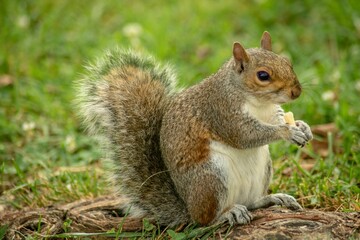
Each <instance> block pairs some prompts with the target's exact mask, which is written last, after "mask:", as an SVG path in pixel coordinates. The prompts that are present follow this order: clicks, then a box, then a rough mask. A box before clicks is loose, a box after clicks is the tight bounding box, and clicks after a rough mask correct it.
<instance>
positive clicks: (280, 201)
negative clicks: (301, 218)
mask: <svg viewBox="0 0 360 240" xmlns="http://www.w3.org/2000/svg"><path fill="white" fill-rule="evenodd" d="M265 198H266V199H267V201H269V203H271V204H269V205H278V206H284V207H287V208H289V209H291V210H295V211H301V210H302V207H301V206H300V204H299V203H298V202H297V201H296V199H295V198H294V197H293V196H290V195H287V194H284V193H275V194H270V195H268V196H266V197H265Z"/></svg>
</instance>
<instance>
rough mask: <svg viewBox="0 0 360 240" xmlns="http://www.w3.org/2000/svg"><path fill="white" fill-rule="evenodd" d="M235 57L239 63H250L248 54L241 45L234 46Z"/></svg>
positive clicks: (236, 43)
mask: <svg viewBox="0 0 360 240" xmlns="http://www.w3.org/2000/svg"><path fill="white" fill-rule="evenodd" d="M233 56H234V59H235V61H236V62H237V63H242V62H248V61H249V57H248V55H247V54H246V51H245V49H244V48H243V46H241V44H240V43H238V42H235V43H234V46H233Z"/></svg>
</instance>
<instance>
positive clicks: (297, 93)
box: [291, 85, 301, 99]
mask: <svg viewBox="0 0 360 240" xmlns="http://www.w3.org/2000/svg"><path fill="white" fill-rule="evenodd" d="M300 94H301V87H300V86H299V85H296V86H295V87H294V88H293V89H292V90H291V99H296V98H298V97H299V96H300Z"/></svg>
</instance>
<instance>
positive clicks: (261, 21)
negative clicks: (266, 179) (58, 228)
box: [0, 0, 360, 236]
mask: <svg viewBox="0 0 360 240" xmlns="http://www.w3.org/2000/svg"><path fill="white" fill-rule="evenodd" d="M0 22H1V29H0V99H1V101H0V201H1V202H0V216H3V215H4V214H5V213H8V212H9V211H15V210H24V209H37V208H42V207H48V206H52V205H59V206H60V205H62V204H67V203H71V202H74V201H77V200H80V199H93V198H97V197H100V196H103V195H108V194H111V188H110V187H109V186H108V184H107V182H106V178H107V177H106V175H107V171H106V167H105V166H104V161H103V159H102V154H101V150H100V149H99V147H98V145H97V144H96V142H95V140H94V139H92V138H91V137H89V136H88V135H87V134H86V133H85V131H84V129H83V128H82V127H81V124H80V121H79V120H78V118H77V117H76V111H75V110H74V104H73V99H74V96H75V91H74V85H75V84H76V80H77V79H81V78H82V74H83V73H84V72H85V70H84V68H83V66H84V65H85V64H86V63H87V62H88V61H90V62H92V61H94V60H95V59H96V57H97V56H100V55H101V54H102V53H103V52H104V51H105V50H106V49H109V48H114V47H115V46H120V47H124V48H129V47H131V48H134V49H136V50H139V51H144V52H147V53H150V54H152V55H154V56H155V57H156V58H157V59H159V60H160V61H162V62H169V63H171V64H172V65H173V66H174V67H175V69H176V70H177V72H178V76H179V87H186V86H190V85H192V84H195V83H196V82H199V81H200V80H201V79H202V78H204V77H206V76H208V75H209V74H211V73H214V72H215V71H216V70H217V69H218V68H219V66H220V65H221V64H222V63H223V62H224V61H225V60H227V59H228V58H229V57H230V55H231V49H232V43H233V42H234V41H239V42H241V43H242V44H243V45H244V46H245V47H246V48H249V47H257V46H259V40H260V37H261V34H262V32H263V31H264V30H267V31H269V32H270V33H271V35H272V38H273V50H274V51H275V52H276V53H279V54H283V55H286V56H287V57H289V58H290V59H291V60H292V62H293V64H294V68H295V72H296V73H297V75H298V78H299V79H300V82H301V83H302V85H303V88H304V91H303V94H302V96H300V98H299V99H298V100H296V101H294V102H293V103H291V104H288V105H286V106H284V107H285V108H286V110H291V111H292V112H294V115H295V118H296V119H302V120H304V121H306V122H308V123H309V124H310V125H311V126H313V130H315V133H316V138H315V140H314V141H313V142H312V143H311V144H310V145H308V146H307V147H305V148H303V149H299V148H297V147H295V146H291V145H289V144H287V143H284V142H278V143H274V144H272V145H271V152H272V157H273V159H274V170H275V172H274V179H273V182H272V184H271V191H272V192H286V193H289V194H291V195H293V196H295V197H296V198H297V199H298V201H299V202H300V203H301V204H302V205H303V206H304V207H306V208H307V209H317V210H321V211H337V212H354V211H360V204H359V198H360V182H359V179H360V153H359V152H360V140H359V139H360V138H359V135H360V118H359V116H360V106H359V104H358V103H359V93H360V72H359V70H358V63H359V62H360V40H359V39H360V3H359V2H358V1H355V0H352V1H350V0H349V1H346V0H344V1H330V0H328V1H327V0H319V1H318V2H317V3H316V4H314V2H313V1H290V0H283V1H270V0H268V1H264V0H256V1H255V0H254V1H236V0H231V1H219V2H209V1H205V0H199V1H190V0H185V1H165V0H160V1H146V2H141V1H127V0H123V1H117V2H111V3H110V2H107V1H100V0H95V1H91V3H89V1H45V0H40V1H10V0H5V1H3V2H2V7H1V9H0ZM1 229H6V226H3V225H1ZM64 229H66V228H64ZM64 231H65V230H64ZM1 232H2V230H0V236H1ZM181 232H184V231H181Z"/></svg>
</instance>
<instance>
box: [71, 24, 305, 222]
mask: <svg viewBox="0 0 360 240" xmlns="http://www.w3.org/2000/svg"><path fill="white" fill-rule="evenodd" d="M175 82H176V76H175V74H174V71H173V69H172V67H171V66H169V65H164V64H163V65H161V64H159V63H157V62H156V61H155V60H154V58H153V57H151V56H144V55H142V54H138V53H135V52H133V51H131V50H122V49H119V48H118V49H115V50H111V51H108V52H107V53H106V54H105V56H104V57H103V58H101V59H99V60H98V61H97V62H96V63H95V64H93V65H90V66H89V67H88V73H87V74H85V77H84V78H83V79H82V80H81V81H79V84H78V87H77V89H78V97H77V100H78V104H79V107H80V108H79V110H80V111H79V112H80V115H81V116H82V118H83V121H84V122H85V125H86V126H87V128H88V130H89V132H90V133H93V134H95V135H96V136H102V138H101V139H102V140H101V142H100V144H101V145H102V146H106V147H105V149H106V153H107V155H108V156H107V158H109V159H110V160H111V162H112V171H113V174H112V180H113V182H114V184H115V187H116V189H117V192H118V193H119V194H121V196H125V197H126V199H127V200H128V202H127V204H126V206H122V207H123V208H124V209H128V210H127V211H128V214H129V216H133V217H142V218H148V219H150V220H152V221H156V222H157V223H158V224H159V225H166V226H175V225H178V224H184V223H197V224H200V225H211V224H217V223H224V222H228V223H229V224H247V223H249V222H250V221H251V220H252V215H251V213H250V211H252V210H255V209H258V208H266V207H269V206H272V205H281V206H284V207H287V208H289V209H292V210H301V209H302V207H301V206H300V204H299V203H297V201H296V200H295V198H294V197H292V196H290V195H287V194H283V193H275V194H270V195H267V192H268V187H269V183H270V180H271V178H272V162H271V158H270V153H269V147H268V144H269V143H272V142H274V141H277V140H281V139H283V140H286V141H289V142H290V143H294V144H296V145H298V146H304V145H305V144H306V143H307V142H308V141H310V140H311V139H312V133H311V130H310V127H309V125H308V124H306V123H305V122H304V121H301V120H297V121H296V125H295V126H290V125H289V124H286V123H285V120H284V110H283V109H282V108H281V106H280V105H281V104H284V103H287V102H290V101H292V100H294V99H296V98H298V97H299V96H300V94H301V91H302V88H301V84H300V82H299V81H298V78H297V76H296V74H295V72H294V70H293V66H292V64H291V62H290V61H289V60H288V59H287V58H285V57H283V56H280V55H277V54H275V53H274V52H272V47H271V36H270V34H269V33H268V32H266V31H265V32H264V33H263V35H262V38H261V47H260V48H250V49H244V47H243V46H242V45H241V44H240V43H238V42H235V43H234V44H233V49H232V56H231V58H230V59H229V60H228V61H226V62H225V63H224V65H223V66H222V67H221V68H220V69H219V70H218V71H217V72H216V73H215V74H213V75H211V76H209V77H207V78H206V79H204V80H203V81H201V82H200V83H198V84H196V85H194V86H192V87H189V88H187V89H185V90H176V87H175V86H176V83H175Z"/></svg>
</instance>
